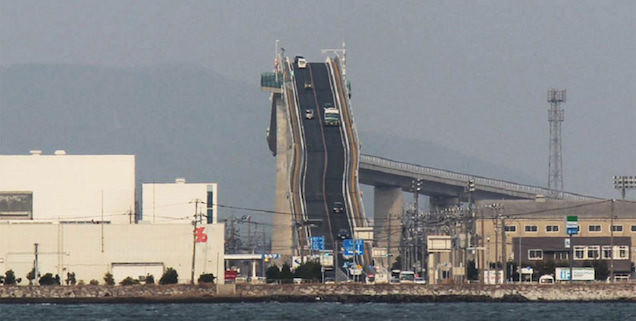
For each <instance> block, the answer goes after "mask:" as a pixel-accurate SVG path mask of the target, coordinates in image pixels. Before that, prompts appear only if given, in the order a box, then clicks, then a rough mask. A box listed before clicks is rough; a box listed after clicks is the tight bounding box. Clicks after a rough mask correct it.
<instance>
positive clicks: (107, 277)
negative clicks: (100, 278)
mask: <svg viewBox="0 0 636 321" xmlns="http://www.w3.org/2000/svg"><path fill="white" fill-rule="evenodd" d="M104 283H105V284H107V285H115V279H113V275H112V274H111V273H110V272H106V274H104Z"/></svg>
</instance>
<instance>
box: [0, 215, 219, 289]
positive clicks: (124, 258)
mask: <svg viewBox="0 0 636 321" xmlns="http://www.w3.org/2000/svg"><path fill="white" fill-rule="evenodd" d="M201 227H205V233H206V234H207V237H208V239H207V242H205V243H197V248H196V249H197V253H196V266H195V280H196V279H197V278H198V276H199V275H200V274H201V273H214V275H215V276H217V277H219V278H218V279H217V281H218V282H223V276H224V272H223V271H224V266H223V257H224V247H223V245H224V226H223V224H208V225H201ZM102 228H103V230H102ZM34 243H38V244H39V253H40V254H39V271H40V274H41V275H44V274H45V273H52V274H53V275H55V274H59V275H60V277H61V278H62V279H65V278H66V273H67V272H74V273H75V274H76V279H77V280H78V281H79V280H84V281H85V282H86V283H88V282H89V281H90V280H92V279H95V280H98V281H99V282H100V284H103V278H104V274H105V273H106V272H111V273H112V267H113V263H116V264H117V263H120V264H121V263H162V264H163V266H164V267H165V268H168V267H172V268H174V269H175V270H177V273H178V274H179V283H188V282H189V281H190V275H191V264H192V244H193V235H192V226H191V225H185V224H157V225H151V224H132V225H130V224H122V225H112V224H103V225H102V224H56V223H48V224H47V223H44V222H39V223H38V222H28V223H27V222H20V223H16V222H13V223H9V222H3V223H0V274H4V272H5V271H7V270H9V269H12V270H13V271H14V272H15V273H16V277H21V278H22V279H23V281H22V283H21V284H23V285H24V284H28V281H27V280H26V274H27V273H28V272H29V271H30V270H31V268H33V260H34ZM119 277H122V276H119ZM133 277H136V275H135V276H133ZM154 277H155V281H156V282H158V281H159V278H160V277H161V275H154ZM122 278H123V277H122ZM115 281H116V282H119V281H121V280H119V279H116V280H115Z"/></svg>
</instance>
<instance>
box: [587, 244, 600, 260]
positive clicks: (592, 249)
mask: <svg viewBox="0 0 636 321" xmlns="http://www.w3.org/2000/svg"><path fill="white" fill-rule="evenodd" d="M599 257H600V253H599V246H598V245H597V246H588V247H587V259H588V260H598V258H599Z"/></svg>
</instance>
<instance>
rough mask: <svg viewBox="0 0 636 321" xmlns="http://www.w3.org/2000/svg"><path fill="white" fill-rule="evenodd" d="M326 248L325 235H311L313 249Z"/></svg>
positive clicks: (320, 249)
mask: <svg viewBox="0 0 636 321" xmlns="http://www.w3.org/2000/svg"><path fill="white" fill-rule="evenodd" d="M324 249H325V237H324V236H312V237H311V250H312V251H322V250H324Z"/></svg>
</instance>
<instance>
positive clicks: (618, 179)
mask: <svg viewBox="0 0 636 321" xmlns="http://www.w3.org/2000/svg"><path fill="white" fill-rule="evenodd" d="M614 188H615V189H619V190H621V199H623V200H624V199H625V190H626V189H634V188H636V176H614Z"/></svg>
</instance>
